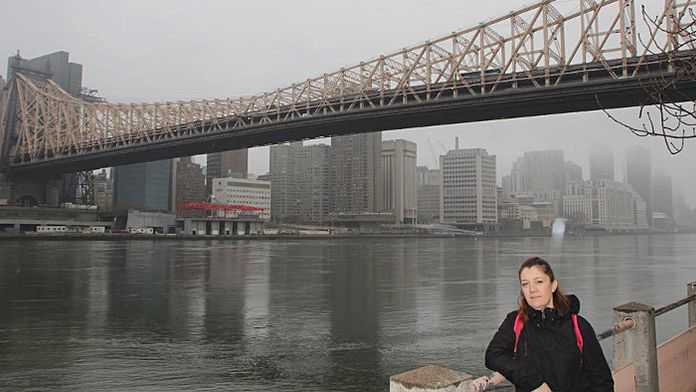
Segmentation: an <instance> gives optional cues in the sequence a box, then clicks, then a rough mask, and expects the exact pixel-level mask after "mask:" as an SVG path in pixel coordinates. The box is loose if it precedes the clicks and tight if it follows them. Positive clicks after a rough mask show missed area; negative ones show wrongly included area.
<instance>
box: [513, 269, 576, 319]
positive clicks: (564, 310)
mask: <svg viewBox="0 0 696 392" xmlns="http://www.w3.org/2000/svg"><path fill="white" fill-rule="evenodd" d="M534 266H537V267H539V268H541V270H542V271H544V273H545V274H546V276H548V277H549V279H550V280H551V283H553V282H554V281H555V280H556V277H555V276H554V275H553V269H551V265H549V263H548V262H547V261H546V260H544V259H542V258H541V257H530V258H528V259H527V260H525V261H524V263H522V265H521V266H520V270H519V271H517V279H519V278H520V276H521V275H522V270H523V269H525V268H531V267H534ZM517 303H518V305H519V310H520V317H521V318H522V321H525V322H526V321H527V319H528V318H529V317H528V315H527V311H528V310H529V309H530V306H529V304H528V303H527V300H526V299H525V298H524V293H523V292H522V289H520V298H519V300H518V301H517ZM553 306H554V308H556V310H557V311H558V317H560V318H563V317H565V316H566V314H568V311H569V309H570V299H568V296H567V295H565V293H564V292H563V290H561V285H560V284H559V285H558V286H557V287H556V291H554V292H553Z"/></svg>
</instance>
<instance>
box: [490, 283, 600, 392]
mask: <svg viewBox="0 0 696 392" xmlns="http://www.w3.org/2000/svg"><path fill="white" fill-rule="evenodd" d="M569 297H570V299H571V307H570V312H571V313H576V314H577V313H578V311H579V310H580V301H578V299H577V297H575V296H574V295H570V296H569ZM528 315H529V320H528V321H527V322H526V323H525V325H524V329H522V332H521V333H520V338H519V342H518V344H517V354H514V355H513V347H514V345H515V332H514V331H513V325H514V323H515V318H516V317H517V311H515V312H510V313H508V315H507V317H505V320H504V321H503V323H502V324H501V325H500V328H498V332H496V333H495V336H493V339H492V340H491V342H490V344H489V345H488V349H487V350H486V367H487V368H489V369H491V370H494V371H497V372H499V373H500V374H502V375H503V376H505V378H507V379H508V380H509V381H510V382H511V383H513V384H514V385H515V387H516V390H517V391H522V392H525V391H532V390H534V389H536V388H538V387H539V386H540V385H541V384H543V383H544V382H545V383H546V384H547V385H548V386H549V387H550V388H551V390H552V391H553V392H576V391H578V392H586V391H602V392H603V391H607V392H610V391H613V390H614V381H613V379H612V376H611V370H609V366H608V365H607V361H606V359H605V358H604V353H603V352H602V347H601V346H600V345H599V341H598V340H597V336H596V334H595V331H594V329H592V326H591V325H590V323H588V322H587V320H585V319H584V318H582V317H580V316H578V327H579V328H580V334H581V335H582V338H583V343H584V348H583V352H582V354H581V353H580V349H579V348H578V346H577V343H576V341H575V331H574V329H573V320H572V319H571V317H570V315H566V316H565V317H563V318H559V317H558V313H557V311H556V310H555V309H551V308H546V309H544V311H543V312H541V311H538V310H533V309H532V310H530V311H529V313H528Z"/></svg>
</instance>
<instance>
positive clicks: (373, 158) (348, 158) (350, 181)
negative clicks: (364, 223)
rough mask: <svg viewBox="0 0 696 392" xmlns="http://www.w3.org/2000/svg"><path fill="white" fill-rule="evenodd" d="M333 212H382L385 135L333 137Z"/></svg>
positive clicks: (369, 134)
mask: <svg viewBox="0 0 696 392" xmlns="http://www.w3.org/2000/svg"><path fill="white" fill-rule="evenodd" d="M331 150H332V151H333V159H332V160H333V165H334V179H335V187H334V191H335V193H334V212H337V213H341V212H342V213H351V214H359V213H364V212H380V211H382V208H383V205H382V192H383V190H382V170H381V167H382V132H373V133H361V134H355V135H347V136H334V137H332V138H331Z"/></svg>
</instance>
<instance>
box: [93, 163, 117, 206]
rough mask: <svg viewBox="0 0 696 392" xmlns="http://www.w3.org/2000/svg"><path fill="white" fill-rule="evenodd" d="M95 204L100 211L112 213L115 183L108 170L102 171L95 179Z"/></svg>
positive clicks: (95, 175)
mask: <svg viewBox="0 0 696 392" xmlns="http://www.w3.org/2000/svg"><path fill="white" fill-rule="evenodd" d="M93 178H94V179H93V183H92V185H93V187H94V188H93V189H94V202H95V204H96V205H97V207H99V210H100V211H111V209H112V208H113V202H114V183H113V181H112V180H113V178H112V177H111V176H109V175H108V174H107V172H106V169H101V171H99V172H98V173H96V174H94V177H93Z"/></svg>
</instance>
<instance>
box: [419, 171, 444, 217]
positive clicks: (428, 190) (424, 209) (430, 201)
mask: <svg viewBox="0 0 696 392" xmlns="http://www.w3.org/2000/svg"><path fill="white" fill-rule="evenodd" d="M416 175H417V186H418V187H417V188H416V206H417V207H416V209H417V211H418V222H419V223H435V222H439V221H440V170H439V169H429V168H428V167H427V166H417V167H416Z"/></svg>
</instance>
